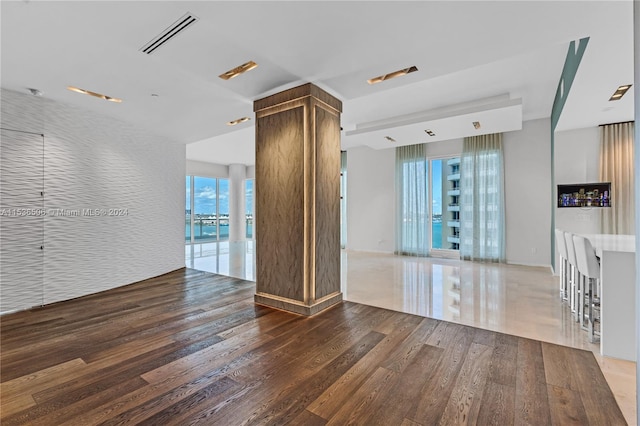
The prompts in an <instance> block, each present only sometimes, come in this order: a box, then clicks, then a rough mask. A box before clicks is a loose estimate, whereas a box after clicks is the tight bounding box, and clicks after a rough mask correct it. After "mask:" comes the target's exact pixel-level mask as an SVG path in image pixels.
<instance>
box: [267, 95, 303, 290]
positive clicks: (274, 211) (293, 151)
mask: <svg viewBox="0 0 640 426" xmlns="http://www.w3.org/2000/svg"><path fill="white" fill-rule="evenodd" d="M303 125H304V108H303V107H302V106H300V107H297V108H292V109H287V110H284V111H280V112H276V113H274V114H271V115H267V116H264V117H261V118H258V120H257V124H256V127H257V128H256V134H259V135H261V138H260V141H259V142H258V143H256V158H257V159H260V161H256V180H255V185H256V206H255V209H256V212H255V215H256V218H255V219H256V272H257V277H258V280H257V291H258V292H264V293H270V294H278V295H279V296H282V297H287V298H290V299H295V300H299V301H301V302H302V301H304V286H303V285H302V283H303V256H304V214H303V213H304V162H303V160H304V158H303V156H304V145H303V141H304V127H303Z"/></svg>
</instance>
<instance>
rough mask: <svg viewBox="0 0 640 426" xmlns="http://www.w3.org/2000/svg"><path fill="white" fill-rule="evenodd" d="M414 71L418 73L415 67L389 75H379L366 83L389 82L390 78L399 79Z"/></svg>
mask: <svg viewBox="0 0 640 426" xmlns="http://www.w3.org/2000/svg"><path fill="white" fill-rule="evenodd" d="M416 71H418V68H417V67H416V66H412V67H409V68H405V69H402V70H398V71H394V72H390V73H389V74H384V75H379V76H378V77H373V78H370V79H369V80H367V83H369V84H376V83H380V82H382V81H385V80H390V79H392V78H396V77H400V76H402V75H407V74H409V73H412V72H416Z"/></svg>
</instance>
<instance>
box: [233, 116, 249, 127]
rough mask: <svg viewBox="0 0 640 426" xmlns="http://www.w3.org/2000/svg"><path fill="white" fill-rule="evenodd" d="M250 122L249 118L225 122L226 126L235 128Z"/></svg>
mask: <svg viewBox="0 0 640 426" xmlns="http://www.w3.org/2000/svg"><path fill="white" fill-rule="evenodd" d="M249 120H251V119H250V118H249V117H242V118H238V119H237V120H233V121H229V122H227V125H228V126H235V125H236V124H240V123H244V122H245V121H249Z"/></svg>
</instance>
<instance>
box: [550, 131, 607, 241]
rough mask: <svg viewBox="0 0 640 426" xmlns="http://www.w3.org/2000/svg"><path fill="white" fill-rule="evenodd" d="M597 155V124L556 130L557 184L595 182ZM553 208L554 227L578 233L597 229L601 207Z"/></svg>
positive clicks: (596, 179) (586, 232) (596, 178)
mask: <svg viewBox="0 0 640 426" xmlns="http://www.w3.org/2000/svg"><path fill="white" fill-rule="evenodd" d="M599 158H600V133H599V129H598V128H597V127H589V128H586V129H578V130H567V131H564V132H556V134H555V158H554V167H555V174H556V184H574V183H588V182H598V181H599V178H598V167H599V165H598V162H599ZM555 212H556V228H559V229H562V230H564V231H569V232H574V233H581V234H597V233H599V232H600V209H596V208H592V209H579V208H561V209H558V208H556V209H555Z"/></svg>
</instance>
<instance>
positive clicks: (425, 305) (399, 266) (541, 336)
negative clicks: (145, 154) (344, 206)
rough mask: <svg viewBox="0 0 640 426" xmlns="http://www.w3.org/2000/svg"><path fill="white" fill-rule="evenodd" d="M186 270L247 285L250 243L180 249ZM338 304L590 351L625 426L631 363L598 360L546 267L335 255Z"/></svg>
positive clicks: (630, 405)
mask: <svg viewBox="0 0 640 426" xmlns="http://www.w3.org/2000/svg"><path fill="white" fill-rule="evenodd" d="M185 255H186V266H187V267H189V268H194V269H200V270H204V271H209V272H214V273H219V274H222V275H229V276H233V277H237V278H243V279H246V280H250V281H255V251H254V242H253V241H247V242H236V243H229V242H218V243H215V242H214V243H201V244H193V245H187V246H186V249H185ZM341 283H342V291H343V293H344V298H345V300H349V301H352V302H358V303H363V304H366V305H372V306H378V307H382V308H387V309H392V310H396V311H402V312H407V313H412V314H416V315H421V316H426V317H431V318H437V319H441V320H446V321H452V322H456V323H460V324H466V325H471V326H474V327H480V328H485V329H488V330H493V331H498V332H502V333H508V334H513V335H517V336H522V337H528V338H531V339H536V340H542V341H545V342H551V343H557V344H560V345H566V346H571V347H575V348H580V349H586V350H590V351H593V353H594V354H595V356H596V359H597V360H598V362H599V364H600V366H601V368H602V371H603V373H604V375H605V377H606V378H607V381H608V382H609V385H610V386H611V389H612V390H613V392H614V394H615V395H616V399H617V401H618V404H619V405H620V408H621V409H622V411H623V413H624V414H625V417H626V418H627V420H628V422H629V424H636V402H635V363H632V362H628V361H620V360H615V359H611V358H604V357H602V356H600V350H599V346H598V345H597V344H596V345H594V344H592V343H589V341H588V339H587V335H586V332H584V331H583V330H581V329H580V326H579V325H578V324H577V323H576V322H574V321H573V319H572V317H571V315H570V314H569V311H568V309H567V307H566V305H565V304H563V303H562V302H561V301H560V300H559V297H558V295H559V289H558V277H554V276H553V275H552V274H551V272H550V271H549V269H548V268H538V267H528V266H517V265H496V264H483V263H476V262H464V261H459V260H448V259H437V258H418V257H404V256H394V255H390V254H379V253H368V252H367V253H365V252H355V251H343V252H342V278H341Z"/></svg>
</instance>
